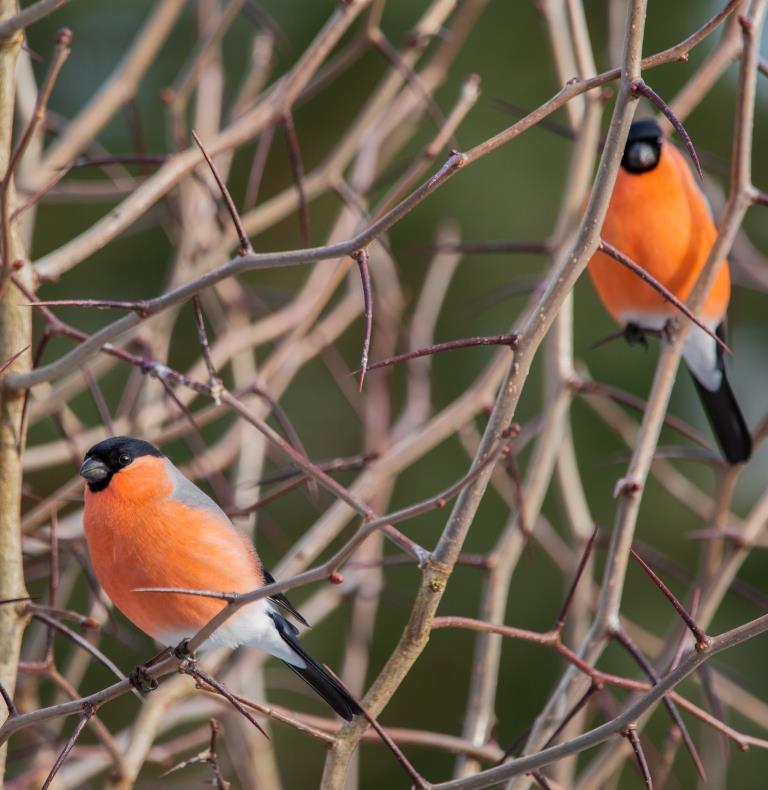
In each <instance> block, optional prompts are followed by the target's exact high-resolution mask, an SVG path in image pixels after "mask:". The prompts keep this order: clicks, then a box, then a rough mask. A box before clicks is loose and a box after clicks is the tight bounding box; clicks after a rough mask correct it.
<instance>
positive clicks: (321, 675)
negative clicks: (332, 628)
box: [270, 612, 363, 721]
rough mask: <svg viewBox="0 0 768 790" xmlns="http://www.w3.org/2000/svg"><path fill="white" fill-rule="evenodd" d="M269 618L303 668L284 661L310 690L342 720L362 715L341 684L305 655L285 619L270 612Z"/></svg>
mask: <svg viewBox="0 0 768 790" xmlns="http://www.w3.org/2000/svg"><path fill="white" fill-rule="evenodd" d="M270 617H271V618H272V620H273V621H274V623H275V626H276V627H277V631H278V633H279V634H280V636H281V637H282V639H283V640H284V641H285V642H286V643H287V644H288V645H289V646H290V647H291V649H292V650H293V651H294V652H296V653H297V654H298V655H299V657H300V658H301V659H302V660H303V661H304V664H305V666H303V667H298V666H296V665H294V664H291V663H290V661H284V663H285V664H286V666H288V667H290V668H291V669H292V670H293V671H294V672H295V673H296V674H297V675H298V676H299V677H300V678H301V679H302V680H303V681H304V682H305V683H306V684H307V685H308V686H309V687H310V688H312V689H314V691H316V692H317V693H318V694H319V695H320V696H321V697H322V698H323V699H324V700H325V701H326V702H327V703H328V704H329V705H330V706H331V707H332V708H333V709H334V710H335V711H336V713H338V714H339V716H341V718H342V719H346V720H347V721H350V720H351V719H352V717H353V716H355V715H357V714H359V713H362V712H363V711H362V709H361V708H360V705H359V704H358V703H357V702H356V701H355V700H354V699H353V698H352V696H351V694H350V693H349V692H348V691H347V690H346V689H345V688H344V686H343V685H342V684H341V682H340V681H339V680H338V679H337V678H335V677H334V676H333V675H331V673H330V672H328V670H326V669H324V668H323V667H321V666H320V664H318V663H317V661H315V659H314V658H312V656H310V655H309V653H307V651H306V650H304V648H303V647H302V646H301V643H300V642H299V640H298V639H296V634H297V633H298V631H297V630H296V628H295V627H294V626H293V625H292V624H291V623H289V622H288V621H287V620H285V618H283V617H282V616H281V615H279V614H278V613H277V612H270Z"/></svg>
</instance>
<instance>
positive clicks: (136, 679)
mask: <svg viewBox="0 0 768 790" xmlns="http://www.w3.org/2000/svg"><path fill="white" fill-rule="evenodd" d="M170 650H171V649H170V648H169V647H165V648H163V649H162V650H161V651H160V652H159V653H158V654H157V655H156V656H153V657H152V658H150V659H149V661H145V662H144V663H143V664H138V665H136V666H135V667H134V668H133V669H132V670H131V673H130V674H129V675H128V680H130V681H131V685H132V686H133V687H134V688H135V689H136V691H138V692H139V693H140V694H149V692H150V691H154V690H155V689H156V688H157V686H158V682H157V679H156V678H153V677H152V676H151V675H150V674H149V668H150V667H153V666H154V665H155V664H157V663H158V662H159V661H162V659H164V658H165V657H166V656H168V654H169V653H170Z"/></svg>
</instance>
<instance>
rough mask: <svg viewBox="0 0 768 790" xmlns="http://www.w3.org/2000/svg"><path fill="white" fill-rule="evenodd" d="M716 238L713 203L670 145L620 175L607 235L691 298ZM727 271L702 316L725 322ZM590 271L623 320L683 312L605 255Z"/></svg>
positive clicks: (595, 259)
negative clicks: (653, 160) (650, 161)
mask: <svg viewBox="0 0 768 790" xmlns="http://www.w3.org/2000/svg"><path fill="white" fill-rule="evenodd" d="M716 236H717V231H716V229H715V226H714V223H713V222H712V218H711V217H710V215H709V211H708V208H707V203H706V200H705V198H704V196H703V194H702V193H701V191H700V190H699V188H698V186H697V185H696V183H695V182H694V180H693V175H692V173H691V170H690V168H689V167H688V165H687V163H686V161H685V159H684V158H683V155H682V154H681V153H680V151H678V150H677V149H676V148H675V147H674V146H673V145H672V144H671V143H665V144H664V145H663V147H662V150H661V158H660V160H659V164H658V166H657V167H656V168H654V169H653V170H651V171H649V172H647V173H641V174H633V173H628V172H626V171H625V170H624V169H623V168H622V169H620V170H619V175H618V177H617V179H616V186H615V188H614V191H613V195H612V197H611V202H610V205H609V208H608V213H607V215H606V218H605V222H604V224H603V230H602V238H603V239H605V241H607V242H608V243H609V244H612V245H613V246H614V247H617V248H618V249H619V250H621V251H622V252H623V253H625V254H626V255H628V256H629V257H630V258H632V259H633V260H634V261H636V262H637V263H639V264H640V265H641V266H642V267H643V268H644V269H645V270H646V271H648V272H649V273H650V274H651V275H653V276H654V277H655V278H656V279H657V280H659V281H660V282H661V283H662V284H664V285H665V286H666V287H667V288H669V290H671V291H672V292H673V293H674V294H675V295H676V296H677V297H678V298H679V299H681V300H683V301H685V300H686V299H687V298H688V296H689V294H690V293H691V290H692V289H693V286H694V284H695V283H696V279H697V277H698V276H699V274H700V273H701V269H702V267H703V266H704V264H705V263H706V260H707V256H708V255H709V252H710V250H711V249H712V244H713V243H714V240H715V238H716ZM723 263H724V264H725V265H722V264H721V266H720V269H719V271H718V274H717V277H716V279H715V282H714V285H713V286H712V289H711V290H710V292H709V294H708V296H707V299H706V301H705V303H704V306H703V308H702V310H701V312H700V315H701V316H702V317H703V318H705V319H709V320H713V321H719V320H720V319H721V318H722V317H723V316H724V315H725V311H726V309H727V306H728V299H729V297H730V278H729V274H728V266H727V264H726V263H725V262H723ZM589 273H590V276H591V277H592V281H593V283H594V285H595V288H596V289H597V293H598V295H599V296H600V299H601V301H602V302H603V304H604V305H605V307H606V309H607V310H608V312H609V313H610V314H611V315H612V316H613V317H614V319H616V321H618V322H619V323H624V321H625V319H624V317H623V316H624V315H626V314H627V313H638V312H639V313H652V314H657V315H658V314H661V315H669V316H673V315H675V314H677V311H676V310H675V308H674V307H672V306H671V305H670V304H669V303H668V302H666V301H665V300H664V299H663V298H662V297H661V296H660V295H659V294H658V293H657V292H656V291H655V290H654V289H653V288H651V286H649V285H646V284H645V283H643V282H641V281H640V280H639V279H638V278H637V277H636V276H635V275H634V274H632V272H630V271H629V270H628V269H626V268H624V267H623V266H621V264H619V263H617V262H616V261H614V260H613V259H612V258H610V257H609V256H607V255H605V254H604V253H596V254H595V255H594V256H593V257H592V259H591V260H590V262H589Z"/></svg>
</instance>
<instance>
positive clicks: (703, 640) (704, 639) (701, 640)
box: [630, 549, 709, 650]
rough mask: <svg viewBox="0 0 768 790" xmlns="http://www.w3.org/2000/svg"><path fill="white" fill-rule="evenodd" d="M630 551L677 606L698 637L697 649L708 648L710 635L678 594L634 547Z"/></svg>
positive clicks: (695, 636) (677, 609)
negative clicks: (698, 623) (699, 624)
mask: <svg viewBox="0 0 768 790" xmlns="http://www.w3.org/2000/svg"><path fill="white" fill-rule="evenodd" d="M630 553H631V554H632V556H633V557H634V559H635V560H636V561H637V563H638V565H639V566H640V567H641V568H642V569H643V570H644V571H645V572H646V574H648V576H649V578H650V579H651V580H652V581H653V583H654V584H655V585H656V586H657V587H658V588H659V589H660V590H661V591H662V592H663V593H664V595H665V596H666V597H667V600H668V601H669V602H670V603H671V604H672V606H674V607H675V611H676V612H677V613H678V614H679V615H680V617H681V618H682V619H683V622H685V624H686V625H687V626H688V628H689V629H690V631H691V633H692V634H693V636H694V638H695V639H696V649H697V650H706V649H707V648H708V647H709V637H708V636H707V635H706V634H705V633H704V632H703V631H702V630H701V628H699V626H698V625H697V624H696V621H695V620H694V619H693V617H691V615H690V614H689V613H688V612H687V611H686V608H685V607H684V606H683V604H682V603H680V601H679V600H678V598H677V596H676V595H675V594H674V593H673V592H672V590H670V589H669V587H667V585H666V584H664V582H663V581H662V580H661V579H660V578H659V577H658V575H657V574H656V573H655V572H654V571H653V569H652V568H651V567H650V565H648V563H647V562H646V561H645V560H644V559H643V558H642V557H641V556H640V555H639V554H638V553H637V552H636V551H635V550H634V549H631V550H630Z"/></svg>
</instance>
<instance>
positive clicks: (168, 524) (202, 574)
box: [83, 456, 263, 638]
mask: <svg viewBox="0 0 768 790" xmlns="http://www.w3.org/2000/svg"><path fill="white" fill-rule="evenodd" d="M172 489H173V486H172V483H171V482H170V480H169V478H168V476H167V475H166V473H165V460H164V459H162V458H153V457H149V456H145V457H142V458H138V459H136V460H135V461H134V462H133V463H132V464H131V465H130V466H129V467H126V468H125V469H123V470H121V471H120V472H118V473H117V474H115V475H114V477H113V478H112V481H111V482H110V484H109V486H107V488H106V489H105V490H104V491H100V492H97V493H93V492H91V491H89V490H88V488H87V487H86V491H85V516H84V522H83V523H84V528H85V535H86V539H87V541H88V549H89V552H90V555H91V561H92V563H93V568H94V571H95V573H96V576H97V578H98V579H99V582H100V583H101V585H102V587H103V588H104V590H105V591H106V593H107V595H109V597H110V598H111V599H112V601H113V602H114V604H115V605H116V606H117V607H118V609H120V611H122V612H123V614H124V615H125V616H126V617H127V618H128V619H129V620H131V621H132V622H133V623H134V624H135V625H137V626H138V627H139V628H140V629H141V630H142V631H144V632H146V633H148V634H150V635H151V636H153V637H155V638H161V637H162V635H163V634H167V633H176V632H178V631H184V632H189V633H190V634H192V633H194V631H195V630H197V629H199V628H200V627H201V626H202V625H204V624H205V623H206V622H207V621H208V620H210V618H211V617H213V616H214V615H215V614H216V613H217V612H218V611H219V610H220V609H222V608H223V606H224V605H225V602H223V601H220V600H216V599H213V598H201V597H196V596H189V595H180V594H167V593H163V594H157V593H139V592H134V590H135V589H136V588H137V587H183V588H188V589H203V590H215V591H224V592H246V591H248V590H253V589H255V588H257V587H260V586H262V585H263V576H262V573H261V569H260V566H259V563H258V560H257V559H256V555H255V552H254V550H253V548H252V546H251V545H250V542H249V541H248V540H247V538H246V537H245V536H244V535H242V534H241V533H240V532H238V531H237V530H236V529H235V528H234V527H233V526H232V525H231V524H230V523H228V522H225V521H223V519H221V517H217V516H216V514H215V513H213V512H212V511H208V510H204V509H200V508H192V507H190V506H189V505H186V504H183V503H181V502H178V501H176V500H174V499H173V498H171V497H170V496H169V495H170V494H171V491H172Z"/></svg>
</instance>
